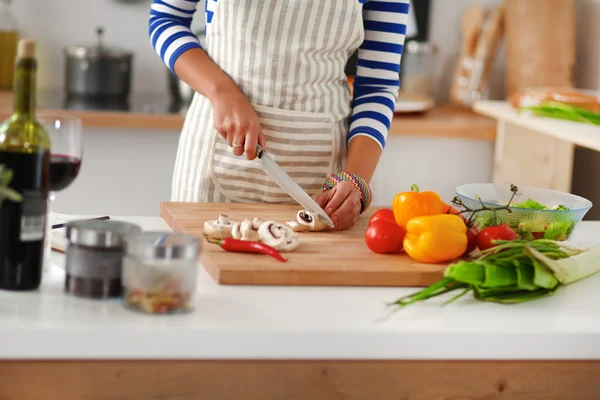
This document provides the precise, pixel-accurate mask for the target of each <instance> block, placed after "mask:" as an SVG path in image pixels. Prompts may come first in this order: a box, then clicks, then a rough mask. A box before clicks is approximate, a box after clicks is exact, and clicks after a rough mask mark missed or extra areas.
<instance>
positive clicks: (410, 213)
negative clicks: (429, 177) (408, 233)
mask: <svg viewBox="0 0 600 400" xmlns="http://www.w3.org/2000/svg"><path fill="white" fill-rule="evenodd" d="M411 189H412V191H411V192H402V193H398V194H397V195H396V196H395V197H394V200H393V202H392V210H393V212H394V218H395V219H396V222H397V223H398V225H400V226H403V227H405V226H406V225H407V224H408V221H410V220H411V219H413V218H415V217H422V216H426V215H438V214H444V211H445V207H444V202H443V201H442V199H441V198H440V196H439V195H438V194H437V193H435V192H431V191H426V192H419V187H418V186H417V185H412V186H411Z"/></svg>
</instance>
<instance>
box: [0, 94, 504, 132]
mask: <svg viewBox="0 0 600 400" xmlns="http://www.w3.org/2000/svg"><path fill="white" fill-rule="evenodd" d="M12 101H13V100H12V93H11V92H0V120H4V119H5V118H7V117H8V116H9V115H10V114H11V112H12ZM37 102H38V104H39V109H40V110H41V111H38V112H39V113H43V111H48V112H52V113H57V114H71V115H77V116H79V117H81V118H82V119H83V123H84V126H85V127H90V128H108V129H146V130H173V131H177V132H179V131H180V130H181V128H182V126H183V121H184V117H185V113H186V111H187V107H188V106H187V104H184V103H181V102H176V101H173V100H172V99H171V98H170V96H169V95H168V94H166V93H165V94H164V95H162V94H156V93H154V94H144V93H138V94H133V95H132V96H131V97H130V99H129V100H128V101H125V102H114V101H113V102H98V101H95V102H94V101H89V100H84V99H74V98H67V97H66V96H65V95H64V93H62V92H60V91H41V92H40V93H38V99H37ZM495 129H496V128H495V123H494V121H493V120H492V119H490V118H487V117H483V116H480V115H477V114H476V113H474V112H473V111H471V110H466V109H460V108H457V107H452V106H439V107H436V108H434V109H433V110H431V111H429V112H427V113H422V114H419V113H415V114H395V116H394V120H393V122H392V126H391V129H390V135H391V136H415V135H416V136H434V137H436V136H437V137H449V138H465V139H477V140H485V141H493V140H494V138H495V133H496V130H495Z"/></svg>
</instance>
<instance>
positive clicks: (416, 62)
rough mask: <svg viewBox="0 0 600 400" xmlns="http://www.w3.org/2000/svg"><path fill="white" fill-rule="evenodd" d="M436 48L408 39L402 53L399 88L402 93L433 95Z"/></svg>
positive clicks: (429, 44) (426, 43)
mask: <svg viewBox="0 0 600 400" xmlns="http://www.w3.org/2000/svg"><path fill="white" fill-rule="evenodd" d="M436 52H437V48H436V47H435V45H433V44H431V43H428V42H419V41H414V40H413V41H409V42H407V43H406V46H405V48H404V53H403V55H402V70H401V77H402V79H401V90H402V92H403V94H410V95H419V96H423V97H430V96H432V95H433V80H434V76H435V54H436Z"/></svg>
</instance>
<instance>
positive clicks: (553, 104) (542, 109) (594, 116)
mask: <svg viewBox="0 0 600 400" xmlns="http://www.w3.org/2000/svg"><path fill="white" fill-rule="evenodd" d="M522 109H523V110H530V111H532V112H533V113H534V114H535V115H538V116H540V117H548V118H556V119H564V120H567V121H574V122H582V123H587V124H593V125H600V114H599V113H595V112H593V111H590V110H586V109H585V108H581V107H576V106H572V105H569V104H564V103H560V102H558V101H548V102H545V103H542V104H539V105H537V106H532V107H523V108H522Z"/></svg>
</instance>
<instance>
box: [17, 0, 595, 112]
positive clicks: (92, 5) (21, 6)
mask: <svg viewBox="0 0 600 400" xmlns="http://www.w3.org/2000/svg"><path fill="white" fill-rule="evenodd" d="M417 1H418V0H417ZM577 1H578V11H579V12H578V34H579V38H578V42H579V46H578V50H579V53H578V60H577V61H578V64H579V65H578V76H579V82H580V84H581V86H582V87H589V88H599V87H600V72H599V71H600V51H599V48H600V41H598V40H596V38H598V37H600V32H599V30H600V0H577ZM501 2H502V0H432V7H433V9H432V13H431V24H430V35H431V41H432V42H433V43H435V44H436V45H437V46H438V48H439V49H440V53H439V55H440V57H439V59H438V61H437V71H438V75H439V77H440V81H439V82H438V85H437V88H438V93H437V94H438V96H437V97H438V100H444V99H446V98H447V92H448V79H449V78H450V77H451V76H452V71H453V69H454V66H455V62H456V56H457V53H458V49H459V44H460V40H461V33H460V23H461V21H460V20H461V15H462V13H463V11H464V9H465V8H466V7H467V6H468V5H469V4H473V3H479V4H483V5H485V6H488V7H493V6H496V5H498V4H500V3H501ZM150 4H151V0H147V1H143V2H141V3H133V4H124V3H120V2H119V1H118V0H50V1H48V0H18V1H15V2H14V4H13V5H12V8H13V10H14V13H15V15H16V18H17V20H18V23H19V25H20V27H21V30H22V32H23V34H24V35H26V36H30V37H33V38H35V39H36V40H38V41H39V45H40V53H41V55H40V86H41V87H51V88H61V87H62V85H63V74H64V72H63V53H62V51H63V48H64V47H65V46H67V45H73V44H90V43H95V40H96V37H95V27H96V26H103V27H104V28H105V32H106V35H105V36H106V41H107V44H110V45H118V46H121V47H124V48H127V49H129V50H131V51H134V52H135V61H134V63H135V65H134V75H133V90H134V91H136V92H166V88H167V80H166V75H165V67H164V65H163V64H162V63H161V61H160V60H159V58H158V56H157V55H156V54H155V53H154V51H153V49H152V47H151V46H150V42H149V39H148V13H149V10H150ZM198 9H199V10H200V11H199V12H198V13H197V17H196V19H195V21H194V25H193V28H194V29H197V28H199V27H201V26H202V25H203V23H204V13H203V10H204V5H203V1H202V2H201V4H200V5H199V6H198ZM504 58H505V55H504V48H503V47H502V48H501V50H500V53H499V54H498V59H497V62H496V67H495V74H494V76H493V77H494V79H493V82H492V87H491V90H490V96H491V97H492V98H502V96H503V95H504V67H503V65H504Z"/></svg>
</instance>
